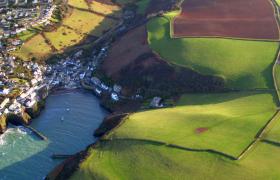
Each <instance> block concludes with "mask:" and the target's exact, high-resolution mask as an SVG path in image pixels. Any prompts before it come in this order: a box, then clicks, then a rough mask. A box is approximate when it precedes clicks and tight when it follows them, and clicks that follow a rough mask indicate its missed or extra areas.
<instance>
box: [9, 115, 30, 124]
mask: <svg viewBox="0 0 280 180" xmlns="http://www.w3.org/2000/svg"><path fill="white" fill-rule="evenodd" d="M7 121H8V122H10V123H11V124H14V125H28V124H30V123H31V117H30V116H29V114H27V113H26V112H22V113H21V114H12V113H10V114H8V115H7Z"/></svg>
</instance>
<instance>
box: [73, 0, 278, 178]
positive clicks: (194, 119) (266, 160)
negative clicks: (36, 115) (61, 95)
mask: <svg viewBox="0 0 280 180" xmlns="http://www.w3.org/2000/svg"><path fill="white" fill-rule="evenodd" d="M119 2H124V3H125V2H127V1H125V0H119ZM189 5H192V7H193V8H189V7H188V6H189ZM183 6H184V7H183V13H182V14H181V16H179V17H178V18H177V19H176V20H175V24H174V26H175V27H174V29H173V28H172V24H171V23H170V22H171V21H172V19H173V18H174V17H175V16H177V15H178V11H177V12H171V13H167V14H165V15H164V16H163V17H157V18H154V19H152V20H150V21H149V22H148V24H147V32H148V43H149V45H150V48H152V49H153V50H154V52H156V53H158V55H159V57H160V58H162V59H164V60H166V61H167V62H168V63H171V64H176V65H179V66H181V67H188V68H192V69H193V70H195V71H197V72H200V73H203V74H207V75H217V76H220V77H222V78H224V79H225V81H226V86H227V87H228V88H232V89H239V90H240V91H230V92H227V93H217V94H206V93H205V94H199V93H196V94H184V95H182V96H181V97H180V98H178V99H179V100H178V101H177V104H175V106H174V107H169V108H163V109H155V110H147V111H140V112H136V113H133V114H130V115H129V116H127V117H126V118H125V119H124V121H123V122H122V123H121V124H120V125H119V126H118V127H116V128H115V129H113V130H112V131H111V132H109V134H107V135H106V136H103V137H102V138H101V140H100V141H99V142H97V144H96V145H95V146H94V147H91V148H90V150H89V151H88V156H87V158H86V159H84V160H83V162H81V163H80V166H79V168H78V170H77V171H75V172H74V174H73V175H72V176H71V178H70V179H73V180H76V179H249V180H251V179H252V180H256V179H257V180H262V179H279V177H280V171H279V166H278V163H279V160H280V148H279V144H280V138H279V137H280V122H279V120H280V113H279V112H278V110H279V109H278V107H277V106H278V105H279V99H278V98H279V97H278V96H277V94H276V90H277V89H278V87H275V84H274V80H275V81H276V86H277V85H278V84H280V78H279V77H280V75H279V74H280V68H279V67H280V65H276V66H275V67H276V68H275V71H274V72H273V65H274V62H275V60H276V55H277V53H278V47H279V43H278V42H268V41H253V40H234V39H221V38H194V37H192V38H172V34H173V33H174V32H175V34H176V33H178V32H176V23H178V22H179V21H178V20H180V18H182V19H181V20H182V21H183V20H184V21H186V20H188V18H190V19H189V20H190V21H189V22H190V24H188V23H186V24H184V23H185V22H183V23H182V22H181V24H180V23H179V24H177V25H180V26H184V30H191V31H192V33H196V32H197V33H200V34H199V36H204V35H203V33H204V31H210V34H207V35H205V36H211V37H214V36H217V34H215V33H221V34H223V33H224V34H223V35H226V36H232V37H237V38H257V39H272V40H275V39H278V38H279V37H278V36H279V32H278V26H277V25H276V21H275V18H274V14H273V13H274V12H273V8H272V6H271V4H270V2H269V1H268V0H267V1H266V0H256V1H252V0H248V1H246V2H245V1H241V0H237V1H231V0H223V1H222V0H216V1H214V0H213V1H205V0H188V1H187V0H186V1H185V2H184V4H183ZM248 7H250V10H248ZM186 8H187V10H188V13H185V11H186ZM259 16H260V17H259ZM176 21H178V22H176ZM191 21H193V22H191ZM208 21H209V22H208ZM226 21H227V22H230V26H229V28H233V26H234V28H233V29H236V31H234V32H233V31H228V29H227V28H228V27H226V26H227V22H226ZM191 23H192V24H191ZM210 23H211V27H210V26H209V24H210ZM185 25H186V26H185ZM188 26H192V27H188ZM204 26H205V27H204ZM249 26H252V28H253V30H254V31H252V32H253V33H252V32H250V31H251V30H252V29H251V27H249ZM265 26H266V27H265ZM264 27H265V28H264ZM195 28H196V29H195ZM199 28H200V29H199ZM207 28H208V29H207ZM209 28H210V29H209ZM218 28H219V29H220V31H219V30H217V29H218ZM197 29H199V30H198V31H196V30H197ZM265 29H268V30H265ZM173 30H174V32H173ZM182 32H183V33H186V32H188V33H189V31H182ZM182 32H181V33H182ZM241 32H242V33H241ZM183 35H184V36H185V34H183ZM145 36H146V34H145V33H143V27H139V28H138V29H135V30H134V31H133V32H129V33H128V34H127V35H126V36H124V37H123V38H121V39H120V40H118V41H116V42H115V44H113V47H112V49H111V52H110V53H109V55H108V57H107V58H108V59H109V60H107V61H106V62H105V63H104V64H103V68H104V69H105V71H106V73H107V74H108V75H114V74H119V72H121V71H122V70H123V66H126V67H127V66H132V67H134V66H133V65H134V64H136V65H139V64H140V63H139V62H138V61H136V60H135V59H137V57H138V56H139V54H141V53H145V52H148V51H149V47H147V44H146V43H147V42H146V41H144V40H143V37H145ZM191 36H196V35H191ZM129 40H130V41H131V42H133V43H131V42H129ZM122 44H128V45H129V48H126V47H125V46H122ZM138 47H139V48H138ZM137 48H138V49H139V50H138V51H136V49H137ZM140 60H141V63H142V64H145V65H146V66H145V67H147V66H148V65H149V64H148V62H149V63H151V59H149V61H144V60H143V58H142V59H140ZM131 64H132V65H131ZM142 64H141V65H142ZM136 67H137V68H138V69H144V68H143V67H141V66H136ZM125 70H126V71H127V69H125ZM135 72H136V71H134V74H133V76H137V75H138V74H136V73H135ZM273 74H274V75H275V77H274V78H275V79H273ZM278 75H279V76H278ZM144 76H145V77H150V76H147V74H145V75H144ZM184 77H186V76H184ZM186 82H189V80H187V78H186ZM174 87H177V86H174ZM275 88H276V90H275ZM276 112H278V113H276ZM271 120H272V121H271ZM274 120H276V121H274ZM269 130H270V131H269ZM256 137H257V138H256ZM252 142H253V143H252ZM250 145H252V146H250ZM248 147H249V148H248ZM247 150H248V151H247ZM244 151H245V152H246V153H245V156H242V158H241V159H238V160H236V158H237V157H239V155H240V154H241V153H242V152H244ZM232 157H233V158H232ZM233 159H235V160H233Z"/></svg>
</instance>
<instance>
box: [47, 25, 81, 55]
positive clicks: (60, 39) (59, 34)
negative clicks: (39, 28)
mask: <svg viewBox="0 0 280 180" xmlns="http://www.w3.org/2000/svg"><path fill="white" fill-rule="evenodd" d="M45 36H46V37H47V38H48V39H49V40H50V41H51V43H52V45H53V46H54V47H55V48H56V49H57V50H62V49H63V48H67V47H69V46H72V45H75V44H76V43H77V42H79V41H80V40H82V38H83V35H81V34H78V33H76V32H75V31H74V30H71V29H69V28H66V27H63V26H61V27H59V28H58V29H56V30H55V31H52V32H46V33H45Z"/></svg>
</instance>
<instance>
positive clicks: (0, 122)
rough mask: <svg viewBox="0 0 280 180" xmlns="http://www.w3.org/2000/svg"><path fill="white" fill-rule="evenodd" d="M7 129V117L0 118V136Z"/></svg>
mask: <svg viewBox="0 0 280 180" xmlns="http://www.w3.org/2000/svg"><path fill="white" fill-rule="evenodd" d="M6 128H7V117H6V116H5V115H1V116H0V134H3V133H4V132H5V130H6Z"/></svg>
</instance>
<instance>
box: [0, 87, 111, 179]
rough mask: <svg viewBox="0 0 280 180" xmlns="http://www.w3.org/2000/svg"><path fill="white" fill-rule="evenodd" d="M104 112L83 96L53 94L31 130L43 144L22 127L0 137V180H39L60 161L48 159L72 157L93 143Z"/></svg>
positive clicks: (88, 97)
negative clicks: (39, 135) (56, 156)
mask: <svg viewBox="0 0 280 180" xmlns="http://www.w3.org/2000/svg"><path fill="white" fill-rule="evenodd" d="M105 115H106V111H105V110H104V109H102V108H101V107H100V106H99V102H98V99H97V98H96V97H94V96H93V95H92V94H90V93H87V92H83V91H82V92H81V91H75V92H70V93H59V94H58V93H56V94H53V95H50V96H49V97H48V98H47V102H46V108H45V109H44V110H43V111H42V113H41V114H40V116H39V117H38V118H36V119H34V120H33V123H32V124H31V126H32V127H34V128H35V129H37V130H38V131H40V132H41V133H42V134H44V135H45V136H46V137H47V138H48V140H47V141H44V140H41V139H39V138H38V137H37V136H35V135H34V134H33V133H32V132H30V131H29V130H28V129H25V128H23V127H10V128H9V129H8V130H7V132H5V134H4V135H2V136H0V180H4V179H7V180H33V179H34V180H40V179H43V178H44V177H45V175H46V174H47V173H48V172H50V170H52V169H53V168H54V167H55V166H56V165H58V164H59V163H60V162H61V160H53V159H51V155H52V154H54V153H56V154H74V153H76V152H78V151H81V150H84V149H85V148H86V147H87V146H88V145H89V144H91V143H93V142H94V141H95V139H94V137H93V131H94V129H96V128H97V127H98V126H99V125H100V123H101V121H102V120H103V118H104V116H105Z"/></svg>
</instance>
